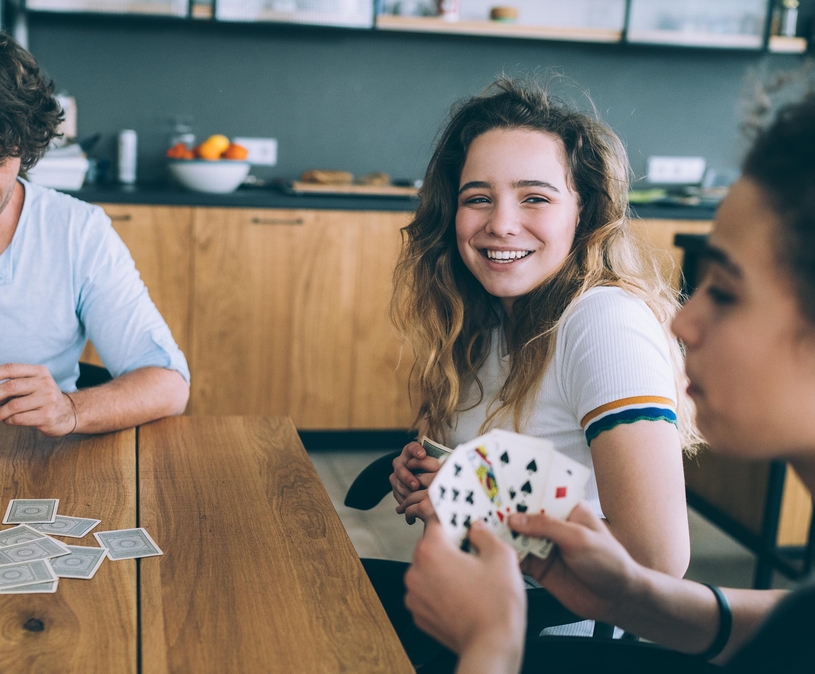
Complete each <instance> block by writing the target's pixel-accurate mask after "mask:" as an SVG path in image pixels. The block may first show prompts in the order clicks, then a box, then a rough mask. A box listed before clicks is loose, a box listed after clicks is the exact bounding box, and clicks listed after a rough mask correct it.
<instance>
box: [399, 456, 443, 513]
mask: <svg viewBox="0 0 815 674" xmlns="http://www.w3.org/2000/svg"><path fill="white" fill-rule="evenodd" d="M439 468H441V463H440V462H439V460H438V459H434V458H433V457H432V456H428V455H427V452H426V451H425V450H424V447H422V446H421V445H420V444H419V443H418V442H410V443H408V444H407V445H405V447H404V448H403V449H402V453H401V454H400V455H399V456H397V457H396V458H395V459H394V460H393V473H391V476H390V483H391V488H392V489H393V497H394V498H395V499H396V502H397V503H398V504H399V505H398V506H397V507H396V512H398V513H399V514H404V516H405V520H406V521H407V523H408V524H413V523H414V522H415V521H416V520H417V519H420V520H422V521H424V522H427V521H428V519H430V518H431V517H433V506H432V505H431V503H430V499H429V498H428V494H427V488H428V487H429V486H430V483H431V482H432V481H433V478H434V477H435V476H436V473H437V472H438V470H439ZM417 473H418V474H417Z"/></svg>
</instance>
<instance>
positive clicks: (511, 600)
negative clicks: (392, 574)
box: [405, 521, 526, 672]
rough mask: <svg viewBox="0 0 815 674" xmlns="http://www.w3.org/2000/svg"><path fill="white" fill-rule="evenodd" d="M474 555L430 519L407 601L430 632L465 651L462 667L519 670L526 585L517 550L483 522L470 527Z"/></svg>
mask: <svg viewBox="0 0 815 674" xmlns="http://www.w3.org/2000/svg"><path fill="white" fill-rule="evenodd" d="M469 538H470V543H471V545H472V547H473V548H475V549H476V550H477V551H478V554H477V555H470V554H466V553H464V552H461V550H459V549H457V548H456V547H455V546H454V545H453V544H452V543H451V542H450V541H449V540H448V539H447V537H446V536H445V534H444V531H443V529H442V527H441V525H440V524H439V522H438V521H431V522H429V523H428V524H427V526H426V528H425V534H424V537H423V538H422V540H421V541H419V544H418V545H417V546H416V550H415V551H414V553H413V564H412V566H411V567H410V569H408V572H407V574H406V575H405V586H406V587H407V595H406V597H405V605H406V606H407V608H408V610H409V611H410V612H411V614H412V615H413V620H414V621H415V622H416V624H417V625H418V626H419V627H420V628H421V629H422V630H424V631H425V632H427V633H428V634H430V635H431V636H432V637H433V638H434V639H437V640H438V641H440V642H441V643H443V644H444V645H445V646H447V647H448V648H450V649H451V650H453V651H455V652H456V653H458V654H459V655H460V656H461V660H460V661H459V666H460V668H461V666H462V663H463V662H465V661H472V662H473V663H475V664H476V665H477V666H475V667H474V668H468V669H467V670H462V669H460V670H459V671H485V672H487V671H489V672H515V671H517V670H518V668H519V667H520V662H521V656H522V653H523V640H524V633H525V629H526V624H525V623H526V591H525V590H524V583H523V579H522V577H521V572H520V570H519V569H518V556H517V554H516V553H515V551H514V550H513V549H512V547H510V546H509V545H507V544H506V543H503V542H501V541H500V540H498V538H496V537H495V536H494V535H493V534H492V533H491V532H490V531H489V530H488V529H487V528H486V526H484V525H483V524H482V523H481V522H476V523H475V524H473V526H472V527H471V528H470V534H469Z"/></svg>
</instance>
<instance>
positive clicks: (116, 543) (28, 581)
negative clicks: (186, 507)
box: [0, 498, 164, 594]
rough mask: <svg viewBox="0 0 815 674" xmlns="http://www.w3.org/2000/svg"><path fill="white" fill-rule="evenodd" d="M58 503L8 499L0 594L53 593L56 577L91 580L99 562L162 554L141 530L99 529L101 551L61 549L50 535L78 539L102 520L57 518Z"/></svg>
mask: <svg viewBox="0 0 815 674" xmlns="http://www.w3.org/2000/svg"><path fill="white" fill-rule="evenodd" d="M58 506H59V499H56V498H42V499H12V500H11V501H10V502H9V504H8V508H7V509H6V514H5V517H3V524H16V525H17V526H14V527H12V528H11V529H4V530H2V531H0V593H4V594H34V593H50V592H56V591H57V584H58V583H59V579H60V578H83V579H86V580H88V579H90V578H93V576H94V574H95V573H96V571H97V569H98V568H99V567H100V566H101V564H102V561H103V560H104V559H105V557H107V558H108V559H111V560H119V559H135V558H138V557H154V556H156V555H161V554H164V553H163V552H162V551H161V550H160V549H159V547H158V546H157V545H156V544H155V542H154V541H153V539H152V538H150V535H149V534H148V533H147V532H146V531H145V530H144V529H141V528H139V529H120V530H118V531H100V532H97V533H94V537H95V538H96V540H97V542H98V543H99V545H100V546H101V547H98V548H97V547H88V546H84V545H66V544H65V543H63V542H61V541H58V540H56V539H54V538H51V536H66V537H69V538H83V537H84V536H85V535H86V534H87V533H89V532H90V530H91V529H93V528H94V527H95V526H96V525H98V524H99V523H100V522H101V520H94V519H88V518H85V517H68V516H65V515H57V507H58ZM49 534H50V535H49Z"/></svg>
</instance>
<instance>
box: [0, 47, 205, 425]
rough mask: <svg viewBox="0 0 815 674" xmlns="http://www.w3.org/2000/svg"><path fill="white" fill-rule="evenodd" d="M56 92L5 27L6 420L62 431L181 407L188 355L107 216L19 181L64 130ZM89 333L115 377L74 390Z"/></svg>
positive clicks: (1, 264)
mask: <svg viewBox="0 0 815 674" xmlns="http://www.w3.org/2000/svg"><path fill="white" fill-rule="evenodd" d="M53 91H54V85H53V83H52V82H50V81H48V80H47V79H46V77H45V76H44V75H43V73H42V72H41V71H40V69H39V66H38V65H37V63H36V61H35V60H34V58H33V57H32V56H31V54H29V53H28V52H27V51H25V50H24V49H23V48H22V47H20V45H18V44H17V43H16V42H15V41H14V40H13V39H12V38H11V37H9V36H8V35H6V34H5V33H0V326H2V327H0V335H1V336H0V423H4V424H7V425H10V426H29V427H33V428H37V429H39V430H40V431H41V432H42V433H44V434H45V435H49V436H63V435H69V434H71V433H104V432H107V431H113V430H118V429H121V428H128V427H131V426H137V425H139V424H143V423H147V422H148V421H153V420H154V419H160V418H161V417H165V416H169V415H172V414H181V413H182V412H183V411H184V408H185V407H186V405H187V399H188V398H189V380H190V374H189V370H188V368H187V362H186V360H185V358H184V354H182V353H181V351H180V349H179V348H178V346H177V345H176V343H175V341H174V340H173V336H172V335H171V334H170V329H169V328H168V327H167V324H166V323H165V322H164V319H163V318H162V317H161V315H160V314H159V312H158V309H156V307H155V305H154V304H153V302H152V301H151V299H150V296H149V295H148V293H147V288H146V287H145V285H144V283H143V282H142V280H141V279H140V278H139V273H138V271H137V270H136V267H135V265H134V263H133V258H132V257H131V256H130V252H129V251H128V250H127V247H126V246H125V245H124V243H123V242H122V240H121V239H120V238H119V236H118V235H117V234H116V232H115V231H114V230H113V227H111V224H110V218H108V217H107V215H105V212H104V211H103V210H102V209H101V208H99V207H98V206H92V205H90V204H87V203H85V202H83V201H79V200H78V199H74V198H72V197H69V196H67V195H65V194H60V193H59V192H56V191H54V190H51V189H47V188H45V187H42V186H40V185H36V184H34V183H32V182H29V181H27V180H24V179H23V178H22V176H21V174H23V173H25V171H28V170H30V169H31V168H33V167H34V165H35V164H36V163H37V162H38V161H39V160H40V158H41V157H42V156H43V155H44V154H45V152H46V150H47V149H48V147H49V146H50V144H51V142H52V141H53V140H54V139H55V138H57V137H58V135H59V131H58V127H59V124H60V122H61V121H62V117H63V113H62V110H61V109H60V107H59V103H58V102H57V100H56V99H55V98H54V95H53ZM88 339H90V340H91V341H92V342H93V344H94V346H95V347H96V349H97V351H98V353H99V355H100V356H101V358H102V361H103V362H104V364H105V367H106V368H107V369H108V370H109V371H110V373H111V374H112V375H113V380H112V381H109V382H107V383H105V384H102V385H100V386H95V387H93V388H86V389H83V390H81V391H77V388H76V382H77V377H78V376H79V357H80V355H81V353H82V350H83V349H84V348H85V344H86V342H87V341H88Z"/></svg>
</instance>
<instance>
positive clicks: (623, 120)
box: [29, 15, 800, 181]
mask: <svg viewBox="0 0 815 674" xmlns="http://www.w3.org/2000/svg"><path fill="white" fill-rule="evenodd" d="M29 35H30V49H31V51H32V53H33V54H34V55H35V57H36V58H37V59H38V60H39V62H40V64H41V65H42V66H43V67H44V68H45V69H46V71H47V72H48V73H49V74H50V75H51V77H53V78H54V80H55V81H56V84H57V87H58V89H65V90H67V91H68V92H69V93H71V94H73V95H74V96H75V97H76V99H77V103H78V108H79V134H80V136H83V135H88V134H91V133H94V132H97V131H98V132H101V133H103V134H104V142H103V143H102V144H101V145H100V147H99V149H98V151H97V152H96V154H97V155H100V156H104V155H107V156H110V157H112V156H113V152H114V147H115V135H116V133H117V132H118V130H119V129H122V128H133V129H136V130H137V131H138V134H139V142H140V147H139V162H140V164H139V180H140V181H146V180H151V179H156V178H159V177H161V176H163V173H164V162H163V159H162V158H163V152H164V149H165V148H166V143H167V137H168V135H169V131H170V121H169V120H170V118H171V116H172V115H176V114H185V115H193V116H194V118H195V124H194V130H195V132H196V134H197V136H198V138H199V139H203V138H205V137H206V136H208V135H210V134H212V133H224V134H226V135H228V136H271V137H274V138H277V139H278V141H279V162H278V166H277V167H275V168H274V169H265V170H264V169H261V168H258V169H256V171H255V172H256V173H258V174H259V175H263V176H283V177H294V176H297V175H299V174H300V172H302V171H303V170H305V169H308V168H318V167H321V168H344V169H348V170H351V171H352V172H354V173H355V174H362V173H366V172H370V171H386V172H388V173H390V174H391V175H392V176H394V177H398V178H416V177H421V176H422V175H423V173H424V168H425V165H426V163H427V160H428V158H429V156H430V151H431V147H432V142H433V138H434V135H435V133H436V132H437V130H438V128H439V124H440V123H441V120H442V119H443V117H444V115H445V114H446V111H447V109H448V107H449V105H450V104H451V103H452V102H453V101H454V100H456V99H457V98H459V97H461V96H466V95H470V94H473V93H475V92H477V91H479V90H480V89H481V88H483V87H484V86H485V85H487V84H488V83H489V82H490V80H491V79H492V78H493V77H494V76H495V75H496V74H498V73H500V72H502V71H505V72H507V73H509V74H522V73H533V72H535V71H541V70H546V69H549V68H554V69H556V70H557V71H559V72H562V73H564V74H566V75H568V76H570V77H572V78H574V79H575V80H576V81H577V82H579V83H580V84H581V85H582V86H583V87H585V88H586V89H587V90H588V92H589V93H590V95H591V97H592V98H593V100H594V101H595V103H596V104H597V107H598V109H599V110H600V111H601V114H602V115H603V117H604V118H605V119H606V121H607V122H608V123H609V124H610V125H611V126H612V127H613V128H614V129H615V130H616V131H617V132H618V133H619V134H620V136H621V137H622V138H623V140H624V142H625V143H626V145H627V147H628V150H629V153H630V157H631V163H632V166H633V168H634V170H635V172H637V173H638V174H641V173H643V172H644V170H645V159H646V158H647V157H648V156H649V155H653V154H668V155H672V154H673V155H702V156H705V157H706V158H707V159H708V165H709V166H713V167H718V168H725V167H731V166H735V165H737V163H738V153H739V151H740V149H741V143H740V141H739V136H738V131H737V125H738V118H737V108H738V102H739V97H740V94H741V92H742V82H743V78H744V76H745V74H746V73H747V71H748V70H749V69H750V68H754V67H758V66H760V65H761V66H762V67H769V68H775V67H784V68H788V67H790V66H792V65H795V64H796V63H797V62H798V58H800V57H781V56H772V55H763V54H756V53H748V52H735V51H722V50H696V49H668V48H653V47H633V46H623V45H589V44H566V43H555V42H540V41H527V40H508V39H490V38H468V37H454V36H429V35H409V34H394V33H385V32H378V33H377V32H372V31H349V30H332V29H313V28H299V27H288V26H286V27H274V26H235V25H202V24H187V23H181V22H170V21H150V20H144V19H127V18H123V19H100V18H82V17H70V18H66V17H64V16H59V17H58V16H48V15H36V16H31V17H30V19H29ZM567 94H568V95H569V96H571V97H572V98H575V99H576V100H578V101H579V96H580V94H579V91H577V90H576V89H573V90H571V91H570V92H567Z"/></svg>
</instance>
